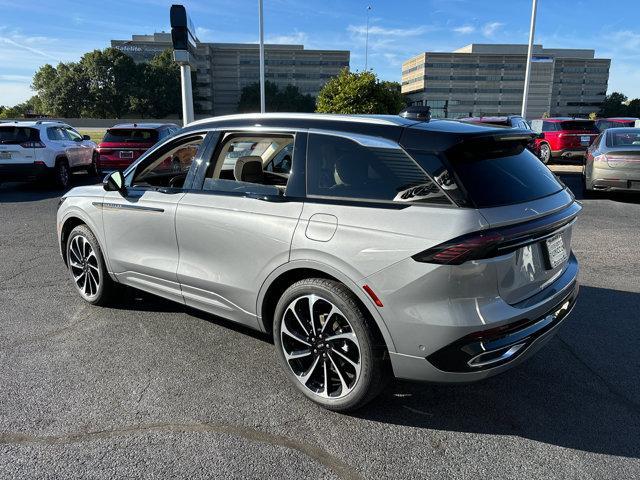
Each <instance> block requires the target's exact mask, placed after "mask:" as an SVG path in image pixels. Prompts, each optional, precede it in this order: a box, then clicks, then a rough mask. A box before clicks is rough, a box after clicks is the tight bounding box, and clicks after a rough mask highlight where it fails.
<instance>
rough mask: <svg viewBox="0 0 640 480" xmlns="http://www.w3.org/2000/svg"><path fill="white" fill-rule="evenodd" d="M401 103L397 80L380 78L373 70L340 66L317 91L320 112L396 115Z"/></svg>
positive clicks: (402, 103) (402, 100)
mask: <svg viewBox="0 0 640 480" xmlns="http://www.w3.org/2000/svg"><path fill="white" fill-rule="evenodd" d="M404 106H405V101H404V99H403V97H402V93H400V84H399V83H398V82H387V81H380V80H378V77H377V76H376V75H375V74H374V73H373V72H369V71H367V72H355V73H354V72H350V71H349V70H348V69H347V68H344V69H343V70H342V71H341V72H340V74H339V75H338V76H337V77H334V78H332V79H331V80H329V81H328V82H327V84H326V85H325V86H324V87H323V88H322V90H320V94H319V95H318V99H317V109H316V111H318V112H321V113H381V114H391V115H396V114H397V113H398V112H400V110H402V109H403V108H404Z"/></svg>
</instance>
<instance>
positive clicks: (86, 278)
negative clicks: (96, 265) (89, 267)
mask: <svg viewBox="0 0 640 480" xmlns="http://www.w3.org/2000/svg"><path fill="white" fill-rule="evenodd" d="M88 281H89V276H88V275H86V274H85V276H84V284H83V285H82V291H83V292H84V293H85V295H87V282H88Z"/></svg>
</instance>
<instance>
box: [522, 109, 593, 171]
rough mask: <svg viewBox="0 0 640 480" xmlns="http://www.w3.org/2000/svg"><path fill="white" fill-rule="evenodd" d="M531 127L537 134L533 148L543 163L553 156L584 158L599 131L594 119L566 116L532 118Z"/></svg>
mask: <svg viewBox="0 0 640 480" xmlns="http://www.w3.org/2000/svg"><path fill="white" fill-rule="evenodd" d="M531 129H532V130H533V131H534V132H536V133H538V134H539V137H538V138H537V139H536V141H535V143H536V145H535V148H536V153H537V154H538V157H540V160H542V161H543V162H544V163H548V162H549V161H550V160H552V159H554V158H562V159H569V158H580V159H582V158H584V155H585V152H586V151H587V148H589V146H590V145H591V144H592V143H593V141H594V140H595V138H596V137H597V136H598V134H599V133H600V131H599V130H598V128H597V127H596V122H595V121H593V120H587V119H582V118H568V117H558V118H541V119H538V120H532V121H531Z"/></svg>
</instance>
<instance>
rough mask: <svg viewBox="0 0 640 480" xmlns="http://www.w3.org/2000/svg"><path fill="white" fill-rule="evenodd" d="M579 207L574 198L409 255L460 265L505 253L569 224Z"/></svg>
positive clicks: (422, 260) (420, 260)
mask: <svg viewBox="0 0 640 480" xmlns="http://www.w3.org/2000/svg"><path fill="white" fill-rule="evenodd" d="M580 210H582V207H581V206H580V204H578V203H577V202H574V203H572V204H571V205H570V206H568V207H567V208H565V209H564V210H562V211H560V212H557V213H553V214H551V215H546V216H544V217H540V218H536V219H534V220H530V221H528V222H523V223H518V224H516V225H508V226H506V227H498V228H491V229H488V230H481V231H478V232H473V233H468V234H466V235H462V236H460V237H456V238H454V239H452V240H449V241H447V242H444V243H441V244H439V245H436V246H435V247H431V248H429V249H427V250H424V251H422V252H420V253H416V254H415V255H413V256H412V257H411V258H413V259H414V260H415V261H417V262H425V263H436V264H440V265H461V264H463V263H464V262H468V261H469V260H480V259H483V258H491V257H495V256H497V255H504V254H507V253H510V252H513V251H515V250H517V249H518V248H521V247H523V246H525V245H530V244H532V243H535V242H539V241H541V240H542V239H543V238H548V237H549V236H551V235H553V234H555V233H556V232H557V231H558V230H560V229H561V228H563V227H566V226H568V225H569V224H571V223H572V222H573V221H574V220H575V218H576V216H577V215H578V213H580Z"/></svg>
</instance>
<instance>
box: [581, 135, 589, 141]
mask: <svg viewBox="0 0 640 480" xmlns="http://www.w3.org/2000/svg"><path fill="white" fill-rule="evenodd" d="M589 140H591V137H590V136H589V135H583V136H582V137H580V141H581V142H587V143H588V142H589Z"/></svg>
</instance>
